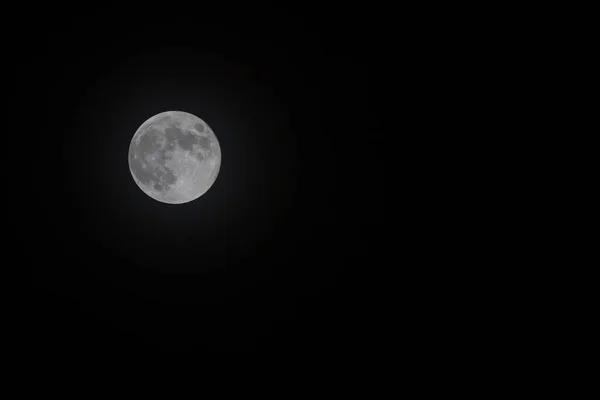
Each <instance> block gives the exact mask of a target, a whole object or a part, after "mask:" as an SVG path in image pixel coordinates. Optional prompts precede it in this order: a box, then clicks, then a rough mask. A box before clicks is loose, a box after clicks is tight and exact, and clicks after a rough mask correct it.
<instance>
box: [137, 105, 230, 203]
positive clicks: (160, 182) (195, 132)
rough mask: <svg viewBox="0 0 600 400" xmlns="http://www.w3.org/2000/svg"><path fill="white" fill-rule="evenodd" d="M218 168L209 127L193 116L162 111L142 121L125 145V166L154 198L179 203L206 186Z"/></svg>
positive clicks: (194, 196) (217, 152)
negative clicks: (128, 143)
mask: <svg viewBox="0 0 600 400" xmlns="http://www.w3.org/2000/svg"><path fill="white" fill-rule="evenodd" d="M220 167H221V147H220V145H219V141H218V140H217V137H216V136H215V134H214V132H213V131H212V129H211V128H210V127H209V126H208V124H207V123H206V122H204V121H203V120H201V119H200V118H198V117H196V116H195V115H192V114H189V113H186V112H182V111H166V112H163V113H160V114H156V115H155V116H153V117H151V118H149V119H148V120H146V121H145V122H144V123H143V124H142V125H141V126H140V127H139V128H138V130H137V131H136V132H135V134H134V135H133V138H132V139H131V144H130V146H129V169H130V171H131V175H132V176H133V179H134V181H135V183H136V184H137V185H138V187H139V188H140V189H141V190H142V191H143V192H144V193H146V194H147V195H148V196H150V197H152V198H153V199H154V200H157V201H160V202H162V203H168V204H182V203H187V202H189V201H192V200H195V199H197V198H198V197H200V196H202V195H203V194H204V193H206V192H207V191H208V189H210V187H211V186H212V185H213V183H214V182H215V180H216V179H217V175H218V174H219V169H220Z"/></svg>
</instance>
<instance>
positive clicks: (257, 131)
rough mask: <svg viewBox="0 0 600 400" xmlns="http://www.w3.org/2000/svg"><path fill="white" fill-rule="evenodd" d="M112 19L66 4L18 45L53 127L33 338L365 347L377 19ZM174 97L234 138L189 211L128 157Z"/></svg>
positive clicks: (375, 155) (68, 346) (38, 215)
mask: <svg viewBox="0 0 600 400" xmlns="http://www.w3.org/2000/svg"><path fill="white" fill-rule="evenodd" d="M104 13H105V14H102V13H100V15H98V13H97V12H95V11H85V12H83V11H82V13H81V14H77V12H74V13H72V14H68V15H61V16H60V18H58V19H53V20H52V21H51V22H46V23H45V25H43V27H37V29H36V28H32V29H34V31H32V32H30V35H31V38H29V39H32V40H31V41H30V42H28V43H31V46H29V47H27V48H26V49H21V51H22V52H23V53H24V57H23V58H21V63H22V65H21V70H22V71H26V73H27V74H28V76H30V79H28V80H26V81H24V82H23V85H24V87H27V85H31V87H32V88H33V87H35V88H36V92H37V93H39V94H43V96H42V97H41V98H38V100H37V104H38V105H40V106H41V107H40V108H43V110H40V111H39V112H41V113H44V114H45V115H47V118H48V121H51V123H49V124H48V126H46V127H45V128H44V129H43V134H44V135H49V136H46V137H49V138H51V140H48V142H49V143H48V145H47V146H41V148H38V149H36V150H35V154H36V159H37V161H36V165H38V166H39V165H43V166H46V167H45V168H41V170H38V171H39V172H38V177H37V179H36V187H35V190H36V192H37V193H38V196H37V198H38V199H39V198H42V199H43V200H40V201H33V200H32V201H31V202H32V203H33V204H31V208H32V209H34V210H35V218H32V222H31V224H33V226H32V228H33V229H30V230H29V231H28V233H27V234H26V235H27V240H29V241H31V242H35V243H37V247H36V249H35V251H33V250H31V251H29V252H28V254H27V257H26V258H25V259H24V261H22V262H23V263H24V264H25V265H26V266H27V268H28V269H30V270H31V272H32V286H31V296H30V299H31V300H32V301H31V303H32V306H31V310H30V313H29V315H30V318H29V323H30V324H31V327H30V329H29V334H30V335H31V337H30V340H31V348H33V349H34V351H35V352H36V353H37V354H55V353H59V352H60V353H63V354H65V353H66V354H112V353H115V354H116V353H122V352H123V351H127V352H134V353H139V354H155V353H156V354H158V353H176V354H195V353H205V352H237V351H250V352H258V353H278V352H279V353H280V352H284V353H285V352H296V351H299V352H305V351H315V352H321V351H340V352H346V351H349V349H356V348H358V347H362V348H368V347H369V346H370V342H369V341H370V340H373V337H374V335H373V332H369V327H371V326H375V325H374V324H375V323H376V322H377V321H375V317H374V316H375V315H376V314H377V310H376V309H375V308H376V307H377V305H376V304H374V303H373V302H372V301H371V298H370V297H371V293H372V290H373V288H372V287H371V286H370V285H371V284H372V282H373V278H374V276H375V275H376V271H377V270H379V269H380V268H381V263H382V262H383V260H381V259H380V258H379V252H380V249H379V248H378V247H379V245H378V243H379V242H378V240H377V239H376V236H377V235H378V234H380V233H381V232H382V231H383V230H384V229H385V228H386V227H385V226H384V211H383V207H384V204H383V185H384V171H383V163H382V160H381V157H380V156H379V155H380V151H381V149H382V148H383V147H384V146H388V144H387V143H385V141H384V137H383V136H382V133H381V129H380V127H379V125H378V124H379V121H378V116H377V115H376V110H375V106H374V101H373V100H374V98H375V97H376V96H378V95H379V92H381V91H382V90H383V89H382V88H380V87H375V84H374V79H373V78H374V75H375V74H377V65H376V63H375V61H374V60H375V59H376V56H377V52H378V51H380V49H379V48H378V46H377V38H376V36H375V35H373V34H372V33H371V34H368V33H367V32H368V25H367V23H368V20H364V19H363V20H362V21H359V20H357V17H358V16H359V15H360V13H359V12H358V11H356V12H354V13H350V14H349V15H344V12H336V13H330V14H326V13H314V12H308V11H301V10H270V11H269V12H264V13H258V12H256V13H254V14H253V13H251V12H250V11H248V12H245V11H244V10H240V11H239V13H236V14H235V15H231V14H224V13H217V12H214V13H211V12H206V13H194V12H192V11H190V12H184V11H182V10H180V11H179V12H177V13H173V14H172V15H171V17H169V14H170V12H169V11H167V10H164V11H162V12H156V13H150V12H149V13H147V15H142V16H140V17H139V18H138V19H137V20H135V21H134V22H133V21H132V20H131V19H129V18H128V17H127V16H126V15H121V16H119V15H118V14H112V13H111V12H109V11H104ZM195 15H196V16H195ZM24 40H28V39H24ZM25 53H26V54H25ZM40 88H41V89H40ZM169 110H179V111H185V112H188V113H191V114H194V115H197V116H198V117H200V118H202V119H203V120H204V121H206V122H207V123H208V124H209V125H210V127H211V128H212V129H213V131H214V132H215V134H216V135H217V138H218V140H219V142H220V145H221V150H222V164H221V169H220V173H219V176H218V178H217V180H216V182H215V184H214V185H213V186H212V187H211V189H210V190H209V191H208V192H207V193H206V194H205V195H203V196H202V197H200V198H199V199H197V200H195V201H192V202H189V203H186V204H182V205H167V204H164V203H160V202H158V201H155V200H153V199H151V198H150V197H149V196H147V195H146V194H144V193H143V192H142V191H141V190H140V189H139V188H138V186H137V185H136V184H135V182H134V180H133V179H132V176H131V174H130V171H129V167H128V159H127V156H128V150H129V144H130V141H131V138H132V136H133V134H134V133H135V131H136V130H137V128H138V127H139V126H140V125H141V124H142V123H143V122H144V121H145V120H146V119H148V118H149V117H151V116H153V115H155V114H157V113H160V112H163V111H169ZM37 153H39V155H38V154H37ZM32 231H33V232H32Z"/></svg>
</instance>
